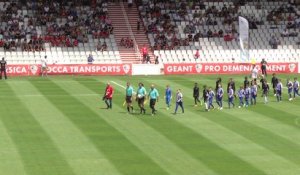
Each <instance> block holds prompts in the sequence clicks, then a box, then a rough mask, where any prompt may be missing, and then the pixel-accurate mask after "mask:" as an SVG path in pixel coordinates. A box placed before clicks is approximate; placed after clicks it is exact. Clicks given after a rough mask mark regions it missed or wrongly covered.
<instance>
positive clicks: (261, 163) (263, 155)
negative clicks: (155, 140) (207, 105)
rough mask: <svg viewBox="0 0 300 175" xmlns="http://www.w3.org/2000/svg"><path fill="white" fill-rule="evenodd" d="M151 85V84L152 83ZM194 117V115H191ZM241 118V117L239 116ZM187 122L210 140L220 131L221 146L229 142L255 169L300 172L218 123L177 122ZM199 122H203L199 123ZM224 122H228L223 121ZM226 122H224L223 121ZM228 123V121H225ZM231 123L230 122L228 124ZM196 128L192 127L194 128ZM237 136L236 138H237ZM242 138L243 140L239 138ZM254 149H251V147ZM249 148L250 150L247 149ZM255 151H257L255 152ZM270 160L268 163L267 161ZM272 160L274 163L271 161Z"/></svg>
mask: <svg viewBox="0 0 300 175" xmlns="http://www.w3.org/2000/svg"><path fill="white" fill-rule="evenodd" d="M150 83H151V82H150ZM165 83H166V84H171V85H173V87H176V88H178V87H181V88H184V86H185V85H180V84H177V83H174V82H171V81H165ZM159 86H160V87H161V88H164V87H163V85H162V84H159ZM187 94H188V95H185V100H187V101H188V102H190V103H193V101H192V98H191V97H192V93H191V92H189V91H188V92H187ZM224 111H225V112H227V111H229V110H223V111H222V113H221V112H220V111H219V112H218V114H219V115H220V118H225V116H224V113H223V112H224ZM162 112H164V113H168V114H167V115H170V113H169V112H165V111H162ZM191 112H193V113H194V114H196V113H198V115H201V116H203V115H206V114H208V113H205V112H203V111H202V112H199V111H198V110H197V109H196V110H192V111H191ZM186 113H189V111H187V110H186ZM186 113H185V115H184V116H186V115H187V114H186ZM214 114H215V115H218V114H216V113H214ZM191 116H194V115H191ZM213 116H214V115H210V117H213ZM239 116H240V115H239ZM183 120H184V121H185V122H187V123H188V124H186V126H187V127H190V128H191V129H194V130H195V131H197V130H201V132H200V133H208V134H207V135H208V136H207V137H208V138H215V137H216V136H214V135H212V134H213V131H214V130H218V131H219V132H218V133H219V134H217V139H220V138H222V139H223V140H224V139H225V140H226V138H227V141H225V140H224V141H223V142H221V143H219V144H220V145H222V144H224V142H228V143H227V144H225V145H224V146H223V147H225V148H227V149H229V150H230V151H231V152H233V153H235V154H236V155H237V156H239V157H242V158H243V159H245V160H248V162H251V163H252V164H253V165H255V167H259V168H260V169H261V170H264V171H265V172H267V173H268V174H274V173H275V174H282V173H286V169H289V173H290V174H297V173H299V172H300V167H299V166H297V164H293V163H292V162H290V161H288V160H286V159H284V158H282V157H280V156H278V155H276V154H274V153H273V152H271V151H270V150H268V149H267V148H264V147H262V146H260V145H257V143H255V142H253V141H251V140H246V138H245V137H243V136H239V134H238V132H234V131H230V130H229V129H226V128H224V127H223V126H222V125H219V124H217V123H215V122H214V121H210V120H208V119H205V118H202V117H201V118H197V119H196V120H191V119H187V118H185V117H183V118H181V117H180V119H178V120H177V121H179V122H181V121H183ZM199 120H201V122H199ZM223 120H226V118H225V119H223ZM223 122H224V121H223ZM225 122H227V121H225ZM227 123H229V122H227ZM215 124H217V125H219V126H221V128H220V127H216V126H215ZM193 125H194V127H191V126H193ZM199 125H201V127H198V126H199ZM206 126H207V129H208V131H205V130H204V131H203V127H206ZM214 127H216V129H214ZM223 133H227V135H224V137H222V136H221V135H222V134H223ZM235 135H236V136H235ZM234 136H235V139H239V141H237V140H235V141H234V140H233V142H231V140H232V139H233V137H234ZM239 137H242V138H239ZM237 143H238V144H239V145H240V144H241V146H238V145H236V144H237ZM230 144H233V145H232V146H229V145H230ZM250 145H251V146H252V147H249V146H250ZM238 148H242V149H241V150H240V151H239V150H237V149H238ZM247 148H248V149H247ZM253 149H255V150H253ZM256 152H260V154H259V155H253V153H256ZM265 160H268V161H265ZM270 160H272V161H270ZM271 166H274V167H276V168H273V169H272V170H270V169H269V168H266V167H271Z"/></svg>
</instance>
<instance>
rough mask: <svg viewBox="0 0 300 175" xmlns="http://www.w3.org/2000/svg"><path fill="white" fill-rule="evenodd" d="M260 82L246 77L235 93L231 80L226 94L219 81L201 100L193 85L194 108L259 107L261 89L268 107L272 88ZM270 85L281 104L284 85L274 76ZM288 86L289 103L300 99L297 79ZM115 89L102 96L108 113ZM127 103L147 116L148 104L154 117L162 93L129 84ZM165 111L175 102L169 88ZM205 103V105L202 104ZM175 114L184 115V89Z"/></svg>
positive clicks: (180, 94)
mask: <svg viewBox="0 0 300 175" xmlns="http://www.w3.org/2000/svg"><path fill="white" fill-rule="evenodd" d="M257 80H258V79H257V78H251V80H249V79H248V77H247V76H246V77H245V79H244V82H243V85H242V86H240V87H239V89H238V90H237V91H236V86H235V82H234V80H233V79H232V78H230V79H229V82H228V83H227V89H226V92H225V90H224V89H223V87H222V79H221V78H218V79H217V81H216V87H215V89H213V88H212V87H208V86H206V85H204V86H203V91H202V97H201V98H200V88H199V85H198V83H195V84H194V88H193V97H194V105H195V106H197V105H198V103H200V105H203V103H204V105H205V110H206V111H210V110H211V109H215V106H214V101H215V102H216V104H217V105H218V107H217V108H218V109H219V110H222V109H223V102H224V101H226V102H227V103H228V108H229V109H230V108H234V107H235V99H236V98H237V99H238V108H241V107H248V106H250V105H256V101H257V96H258V93H259V89H260V88H261V97H263V98H264V103H268V95H269V91H270V87H269V84H268V82H267V80H266V78H265V77H264V75H262V76H261V79H260V80H259V83H258V82H257ZM271 84H272V87H273V93H274V96H276V99H277V101H278V102H281V101H282V91H283V88H284V87H283V84H282V81H281V79H280V78H277V77H276V75H275V74H273V75H272V80H271ZM286 86H287V89H288V95H289V101H291V100H293V99H294V98H295V97H296V96H300V94H299V81H298V80H297V78H294V81H292V80H291V79H288V80H287V82H286ZM113 91H114V90H113V88H112V86H111V85H110V84H109V83H108V84H107V87H106V89H105V93H104V96H103V100H104V101H105V103H106V105H107V109H111V108H112V95H113ZM125 94H126V95H125V101H124V104H123V106H125V105H126V107H127V111H128V113H133V112H134V110H133V100H135V101H137V103H138V107H139V109H140V114H145V113H146V109H145V104H146V103H147V101H148V100H149V106H150V109H151V115H152V116H153V115H155V114H156V112H157V110H156V108H155V105H156V103H157V102H158V101H159V92H158V90H157V89H156V88H155V86H154V85H153V84H152V85H151V87H150V90H149V92H148V93H147V91H146V88H145V87H144V84H143V83H139V84H138V89H137V91H136V92H134V90H133V87H132V86H131V84H130V83H129V82H128V83H127V84H126V88H125ZM225 94H227V100H225V99H224V98H225V97H224V96H225ZM164 99H165V103H166V105H167V106H166V109H167V110H169V109H170V106H171V100H172V90H171V88H170V86H169V85H167V86H166V89H165V95H164ZM201 100H203V102H202V101H201ZM175 103H176V105H175V110H174V114H177V111H178V108H179V107H180V108H181V112H182V113H184V105H183V93H182V92H181V89H177V91H176V97H175Z"/></svg>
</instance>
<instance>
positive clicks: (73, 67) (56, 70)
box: [7, 64, 132, 76]
mask: <svg viewBox="0 0 300 175" xmlns="http://www.w3.org/2000/svg"><path fill="white" fill-rule="evenodd" d="M131 72H132V66H131V64H53V65H49V66H48V75H68V74H69V75H131ZM7 74H8V75H9V76H38V75H40V74H41V65H8V67H7Z"/></svg>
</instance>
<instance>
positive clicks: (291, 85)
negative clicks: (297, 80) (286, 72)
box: [286, 78, 293, 101]
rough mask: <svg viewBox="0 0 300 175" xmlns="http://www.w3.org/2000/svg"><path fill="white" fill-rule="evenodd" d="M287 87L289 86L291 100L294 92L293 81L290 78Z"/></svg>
mask: <svg viewBox="0 0 300 175" xmlns="http://www.w3.org/2000/svg"><path fill="white" fill-rule="evenodd" d="M286 87H287V88H288V94H289V101H292V100H293V98H292V93H293V82H292V81H291V79H290V78H288V79H287V80H286Z"/></svg>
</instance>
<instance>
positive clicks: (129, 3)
mask: <svg viewBox="0 0 300 175" xmlns="http://www.w3.org/2000/svg"><path fill="white" fill-rule="evenodd" d="M127 2H128V7H129V8H131V7H132V0H128V1H127Z"/></svg>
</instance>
